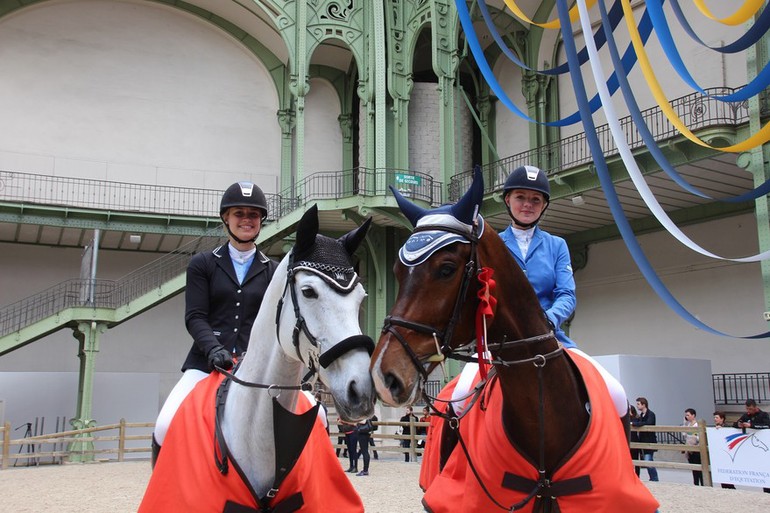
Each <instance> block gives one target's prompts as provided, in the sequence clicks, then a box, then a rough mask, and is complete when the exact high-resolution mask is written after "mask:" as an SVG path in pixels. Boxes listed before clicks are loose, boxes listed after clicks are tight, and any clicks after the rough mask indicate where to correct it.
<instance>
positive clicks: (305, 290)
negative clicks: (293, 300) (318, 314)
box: [302, 287, 318, 299]
mask: <svg viewBox="0 0 770 513" xmlns="http://www.w3.org/2000/svg"><path fill="white" fill-rule="evenodd" d="M302 295H303V296H305V297H306V298H307V299H315V298H317V297H318V294H316V292H315V289H314V288H313V287H302Z"/></svg>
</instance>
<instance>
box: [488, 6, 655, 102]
mask: <svg viewBox="0 0 770 513" xmlns="http://www.w3.org/2000/svg"><path fill="white" fill-rule="evenodd" d="M477 4H478V6H479V11H481V15H482V16H483V17H484V21H485V22H486V24H487V29H488V30H489V33H490V34H491V35H492V38H493V39H494V40H495V42H496V43H497V46H498V47H499V48H500V50H501V51H502V52H503V54H504V55H505V56H506V57H508V59H509V60H510V61H511V62H513V63H514V64H516V65H517V66H518V67H520V68H524V69H526V70H529V71H534V72H536V73H540V74H541V75H562V74H564V73H567V72H569V66H568V65H567V63H566V62H565V63H564V64H562V65H560V66H556V67H555V68H550V69H542V70H538V69H534V68H530V67H529V66H527V65H526V64H524V62H523V61H522V60H521V59H519V58H518V57H517V56H516V54H515V53H513V52H512V51H511V49H510V48H508V45H507V44H506V43H505V41H504V40H503V38H502V36H501V35H500V32H498V30H497V27H496V26H495V21H494V20H493V19H492V15H491V14H490V13H489V8H488V7H487V2H486V1H485V0H478V2H477ZM622 19H623V4H622V3H621V2H620V0H615V3H613V4H612V8H611V9H610V20H611V21H610V27H611V28H610V29H607V28H606V27H605V26H604V25H602V26H601V27H600V28H599V30H597V31H596V34H595V35H594V41H595V44H596V48H601V47H602V46H604V43H605V42H606V41H607V36H606V34H605V32H604V31H605V30H610V31H611V32H612V31H614V30H615V28H617V26H618V24H619V23H620V21H621V20H622ZM650 28H652V25H650ZM649 36H650V31H648V32H647V33H645V34H642V39H643V40H644V41H645V42H646V41H647V38H648V37H649ZM632 48H633V47H632V46H631V45H629V49H632ZM633 58H634V60H635V56H634V57H633ZM578 60H579V61H580V65H581V66H582V65H583V64H585V63H586V62H588V50H587V49H586V48H585V47H583V49H582V50H580V52H578ZM608 84H609V82H608ZM610 91H613V90H612V89H610ZM613 92H614V91H613ZM578 116H579V114H578Z"/></svg>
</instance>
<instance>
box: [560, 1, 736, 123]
mask: <svg viewBox="0 0 770 513" xmlns="http://www.w3.org/2000/svg"><path fill="white" fill-rule="evenodd" d="M634 4H635V5H637V7H636V8H635V9H634V16H635V18H636V25H637V26H638V24H639V22H640V21H641V17H642V14H643V13H644V7H645V6H644V3H642V2H634ZM708 4H709V5H708V7H709V8H710V9H711V10H712V12H713V13H714V14H716V15H717V16H726V15H728V14H731V13H733V12H734V11H735V4H734V3H733V2H708ZM680 5H681V7H682V11H683V12H684V14H685V16H686V17H687V20H688V21H689V22H690V24H691V25H692V26H693V29H694V30H695V32H696V33H697V34H699V36H700V37H701V39H703V40H704V41H705V42H706V43H707V44H709V45H711V46H720V45H722V44H723V43H730V42H732V41H734V40H736V39H737V38H738V37H740V36H741V35H742V34H743V33H744V32H745V30H746V27H745V26H733V27H731V26H728V25H723V24H721V23H717V22H715V21H712V20H710V19H708V18H706V17H705V16H703V15H702V14H700V12H699V11H698V10H697V8H696V7H695V6H694V3H693V2H680ZM664 12H665V14H666V17H667V19H668V20H669V26H670V27H671V31H672V33H673V34H674V36H673V37H674V40H675V42H676V45H677V49H678V50H679V54H680V55H681V57H682V60H683V61H684V62H685V64H686V65H687V66H688V69H689V71H690V74H691V75H692V77H693V78H694V79H695V81H696V82H697V83H698V84H699V85H700V86H701V87H703V88H704V89H705V88H709V87H718V86H728V87H739V86H742V85H744V84H745V83H746V81H747V80H746V76H747V75H746V56H745V54H744V53H738V54H732V55H724V54H720V53H719V52H715V51H712V50H709V49H706V48H704V47H702V46H701V45H700V44H698V43H697V42H695V41H693V40H692V39H691V38H690V37H689V36H688V35H687V34H686V33H685V32H684V31H683V30H682V29H680V28H679V25H678V22H677V21H676V17H675V16H674V14H673V12H672V11H671V9H669V8H668V6H667V5H666V4H664ZM555 14H556V13H555V11H554V15H555ZM591 19H592V20H599V19H600V14H599V10H598V7H594V8H593V9H591ZM596 28H597V26H596V25H594V30H596ZM677 29H679V30H677ZM573 30H574V31H575V39H576V44H577V48H578V51H579V50H580V49H581V48H583V46H585V45H584V43H583V40H582V31H581V30H580V24H579V23H577V24H573ZM628 34H629V32H628V27H627V26H626V20H625V19H624V20H622V21H621V22H620V24H619V25H618V28H617V29H615V32H614V35H615V39H616V41H617V46H618V51H619V52H620V54H621V56H622V55H623V53H624V52H625V50H626V47H627V46H628V44H629V43H630V38H629V35H628ZM645 49H646V50H647V54H648V57H649V60H650V62H651V66H652V68H653V70H654V72H655V75H656V77H657V80H658V82H660V85H661V87H662V89H663V91H664V93H665V95H666V97H667V98H668V99H669V100H673V99H675V98H679V97H681V96H685V95H688V94H691V93H693V92H695V91H694V90H693V89H691V88H690V87H689V86H688V85H687V84H686V83H684V82H683V81H682V80H681V79H680V78H679V76H678V75H677V73H676V71H675V70H674V69H673V67H672V66H671V65H670V64H669V61H668V58H667V57H666V55H665V53H664V52H663V50H662V48H661V46H660V43H659V42H658V39H657V38H656V37H655V35H654V34H653V35H652V36H651V37H650V38H649V40H648V42H647V44H646V45H645ZM599 55H600V56H601V59H602V69H603V70H604V73H605V74H606V76H607V78H609V76H610V75H611V74H612V72H613V71H614V68H613V66H612V61H611V59H610V55H609V52H608V51H607V49H606V45H605V48H603V49H601V50H600V51H599ZM565 61H566V57H565V54H564V49H563V46H561V47H560V48H559V49H558V64H561V63H563V62H565ZM582 70H583V80H584V81H585V83H586V89H587V90H588V94H589V97H590V96H593V95H594V94H595V93H596V86H595V85H593V84H594V79H593V75H592V72H591V67H590V64H588V63H586V64H584V65H583V67H582ZM629 80H630V82H631V85H632V89H633V91H634V97H635V98H636V101H637V103H638V104H639V108H640V109H642V110H644V109H648V108H651V107H655V106H656V105H657V103H656V101H655V99H654V97H653V95H652V93H651V92H650V90H649V88H648V87H647V85H646V81H645V79H644V76H643V74H642V72H641V68H640V66H639V63H638V62H637V63H636V64H635V66H634V69H633V70H632V71H631V73H630V75H629ZM613 98H614V99H615V108H616V110H617V113H618V116H620V117H624V116H627V115H628V109H627V108H626V103H625V101H624V100H623V94H622V92H621V91H620V90H618V92H617V93H616V94H615V95H614V96H613ZM559 103H560V109H561V117H564V116H567V115H569V114H572V113H573V112H575V111H577V103H576V102H575V93H574V90H573V86H572V79H571V78H570V75H569V74H564V75H560V76H559ZM594 123H595V124H596V126H600V125H603V124H605V123H606V118H605V117H604V114H603V111H602V110H599V111H598V112H597V113H596V114H595V116H594ZM582 131H583V125H582V123H577V124H574V125H571V126H569V127H564V128H562V129H561V134H562V138H564V137H568V136H570V135H574V134H576V133H581V132H582Z"/></svg>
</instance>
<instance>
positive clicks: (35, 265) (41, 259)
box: [0, 244, 192, 420]
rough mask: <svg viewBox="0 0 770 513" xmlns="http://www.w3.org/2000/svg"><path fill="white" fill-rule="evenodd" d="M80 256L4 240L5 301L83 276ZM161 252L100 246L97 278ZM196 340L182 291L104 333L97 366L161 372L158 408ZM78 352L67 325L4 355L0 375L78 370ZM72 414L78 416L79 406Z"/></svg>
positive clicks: (0, 296) (0, 250) (1, 295)
mask: <svg viewBox="0 0 770 513" xmlns="http://www.w3.org/2000/svg"><path fill="white" fill-rule="evenodd" d="M80 256H81V251H80V250H77V249H69V248H54V247H52V248H49V247H44V246H32V245H15V244H0V269H1V270H2V273H1V274H0V306H6V305H9V304H11V303H13V302H15V301H19V300H21V299H24V298H26V297H29V296H31V295H33V294H35V293H37V292H40V291H42V290H45V289H47V288H49V287H52V286H54V285H57V284H58V283H60V282H62V281H64V280H67V279H71V278H77V277H78V276H79V274H80ZM157 257H158V255H156V254H148V253H131V254H128V253H121V252H117V251H100V253H99V264H98V271H97V278H100V279H117V278H120V277H121V276H124V275H125V274H128V273H129V272H131V271H133V270H135V269H136V268H138V267H140V266H141V265H143V264H146V263H148V262H150V261H152V260H154V259H155V258H157ZM53 263H55V265H53ZM191 345H192V338H191V337H190V335H189V334H188V333H187V330H186V329H185V326H184V297H183V294H180V295H177V296H175V297H173V298H171V299H169V300H168V301H166V302H165V303H162V304H161V305H159V306H157V307H155V308H153V309H151V310H149V311H147V312H145V313H143V314H142V315H139V316H137V317H134V318H133V319H130V320H128V321H126V322H125V323H123V324H121V325H119V326H117V327H115V328H112V329H110V330H107V332H105V333H104V334H102V335H101V337H100V347H99V353H98V354H97V356H96V368H97V370H98V371H100V372H140V373H141V372H148V373H155V375H157V376H158V378H157V379H158V380H159V381H158V383H159V391H160V394H159V395H158V393H156V394H155V395H154V396H153V397H150V398H149V402H150V403H151V404H153V405H155V407H156V408H157V407H158V403H162V401H163V400H164V399H165V397H166V395H167V394H168V392H169V391H170V390H171V387H172V386H173V385H174V383H176V381H177V380H178V379H179V377H180V375H181V374H180V368H181V366H182V361H183V360H184V358H185V356H186V355H187V351H188V350H189V349H190V346H191ZM77 353H78V342H77V340H76V339H75V338H74V337H73V331H72V330H71V329H69V328H65V329H62V330H59V331H57V332H55V333H53V334H51V335H49V336H47V337H44V338H43V339H40V340H38V341H36V342H34V343H32V344H29V345H27V346H24V347H23V348H21V349H17V350H15V351H12V352H10V353H8V354H5V355H3V356H2V357H0V374H2V373H4V372H25V373H31V372H59V371H62V372H77V370H78V368H79V364H80V360H79V359H78V356H77ZM76 394H77V388H75V390H74V392H72V395H73V397H76ZM2 395H3V394H2V388H0V396H2ZM73 401H74V398H73ZM68 414H69V415H73V414H74V410H72V411H71V412H69V413H68ZM143 420H153V419H152V418H147V419H143Z"/></svg>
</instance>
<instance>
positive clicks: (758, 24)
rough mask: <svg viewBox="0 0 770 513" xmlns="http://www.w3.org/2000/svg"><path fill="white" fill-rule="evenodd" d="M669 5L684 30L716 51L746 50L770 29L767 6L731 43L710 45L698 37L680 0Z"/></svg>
mask: <svg viewBox="0 0 770 513" xmlns="http://www.w3.org/2000/svg"><path fill="white" fill-rule="evenodd" d="M669 5H670V6H671V9H673V11H674V14H675V15H676V17H677V19H678V20H679V24H680V25H681V26H682V28H683V29H684V31H685V32H687V34H689V35H690V37H691V38H692V39H694V40H695V41H696V42H698V43H700V44H701V45H703V46H705V47H706V48H709V49H711V50H714V51H715V52H721V53H737V52H742V51H743V50H746V49H747V48H749V47H751V46H753V45H755V44H756V43H758V42H759V40H760V39H761V38H762V36H764V35H765V32H767V31H768V30H769V29H770V9H767V8H765V9H764V10H763V11H762V14H760V15H759V18H757V19H756V21H755V22H754V25H752V26H751V28H749V30H747V31H746V33H745V34H743V35H742V36H741V37H739V38H738V39H736V40H735V41H733V42H732V43H730V44H729V45H725V46H709V45H708V44H706V43H704V42H703V40H702V39H701V38H700V37H698V34H696V33H695V31H694V30H693V29H692V27H691V26H690V23H689V22H688V21H687V18H685V16H684V13H682V8H681V7H679V2H678V0H670V3H669Z"/></svg>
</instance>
